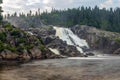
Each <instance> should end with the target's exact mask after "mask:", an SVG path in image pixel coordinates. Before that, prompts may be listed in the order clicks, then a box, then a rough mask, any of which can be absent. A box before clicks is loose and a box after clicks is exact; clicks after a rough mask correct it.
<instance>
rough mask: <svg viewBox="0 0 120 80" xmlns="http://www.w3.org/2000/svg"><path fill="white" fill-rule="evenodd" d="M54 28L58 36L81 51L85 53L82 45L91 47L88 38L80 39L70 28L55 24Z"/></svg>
mask: <svg viewBox="0 0 120 80" xmlns="http://www.w3.org/2000/svg"><path fill="white" fill-rule="evenodd" d="M53 28H54V29H55V30H56V36H58V37H59V38H60V39H61V40H63V41H66V42H67V44H68V45H73V46H75V47H76V48H77V50H78V51H80V52H81V53H84V52H83V49H82V47H87V48H89V46H88V43H87V42H86V40H84V39H80V38H79V37H78V36H77V35H75V34H74V33H73V32H72V31H71V30H70V29H69V28H62V27H56V26H54V27H53Z"/></svg>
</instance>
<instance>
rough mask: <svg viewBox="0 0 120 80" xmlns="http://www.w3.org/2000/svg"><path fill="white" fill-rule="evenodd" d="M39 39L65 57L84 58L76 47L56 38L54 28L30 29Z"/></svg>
mask: <svg viewBox="0 0 120 80" xmlns="http://www.w3.org/2000/svg"><path fill="white" fill-rule="evenodd" d="M29 31H30V32H32V33H33V34H35V35H36V36H37V37H38V38H42V41H43V43H44V44H45V45H46V46H47V47H48V48H53V49H58V50H59V52H60V54H61V55H63V56H69V57H75V56H83V54H81V53H80V52H79V51H78V50H77V49H76V47H74V46H70V45H67V43H66V42H64V41H62V40H60V39H59V38H58V37H56V36H55V34H56V31H55V30H54V29H53V28H52V27H47V28H36V29H35V28H34V29H29Z"/></svg>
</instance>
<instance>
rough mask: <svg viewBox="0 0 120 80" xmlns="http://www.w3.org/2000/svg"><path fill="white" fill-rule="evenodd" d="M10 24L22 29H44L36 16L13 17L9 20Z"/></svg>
mask: <svg viewBox="0 0 120 80" xmlns="http://www.w3.org/2000/svg"><path fill="white" fill-rule="evenodd" d="M7 21H8V22H10V23H11V24H13V25H14V26H16V27H18V28H22V29H27V28H34V27H42V26H43V24H42V22H41V19H40V18H39V17H35V16H29V17H25V16H20V17H18V16H11V17H9V18H8V19H7Z"/></svg>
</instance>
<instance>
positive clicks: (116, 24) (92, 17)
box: [5, 6, 120, 32]
mask: <svg viewBox="0 0 120 80" xmlns="http://www.w3.org/2000/svg"><path fill="white" fill-rule="evenodd" d="M32 13H33V12H32V11H30V12H29V13H27V15H25V14H24V13H20V14H19V17H20V18H21V17H22V18H30V17H33V18H34V19H35V18H36V19H37V20H41V21H42V23H44V24H46V25H58V26H64V27H72V26H74V25H77V24H78V25H88V26H94V27H96V28H99V29H103V30H107V31H112V32H120V8H115V9H113V8H110V9H106V8H103V9H100V8H99V7H97V6H95V7H94V8H91V7H83V6H82V7H79V8H73V9H69V8H68V9H65V10H56V9H52V11H51V12H48V11H47V10H46V11H44V12H42V13H40V9H38V11H36V12H35V14H34V15H33V14H32ZM16 16H17V13H14V14H12V15H10V14H8V15H6V16H5V18H8V19H9V18H11V17H16ZM17 17H18V16H17Z"/></svg>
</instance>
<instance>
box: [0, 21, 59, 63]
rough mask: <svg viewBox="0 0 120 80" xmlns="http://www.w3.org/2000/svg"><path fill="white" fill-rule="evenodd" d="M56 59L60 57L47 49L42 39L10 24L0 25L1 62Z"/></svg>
mask: <svg viewBox="0 0 120 80" xmlns="http://www.w3.org/2000/svg"><path fill="white" fill-rule="evenodd" d="M56 57H60V56H58V55H55V54H54V53H52V52H51V51H50V50H49V49H47V47H46V46H45V45H44V44H43V41H42V39H41V38H39V39H38V38H37V37H36V36H34V35H30V34H29V33H28V32H25V31H23V30H20V29H18V28H15V27H14V26H12V25H10V24H9V23H4V24H3V25H0V60H19V61H29V60H31V59H47V58H56Z"/></svg>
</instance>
